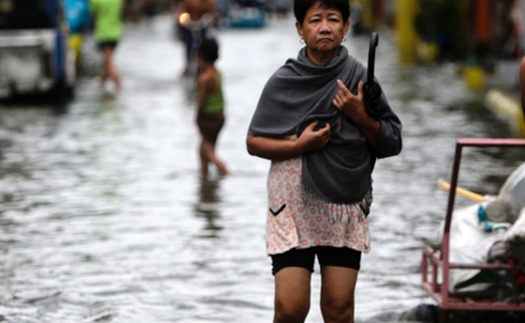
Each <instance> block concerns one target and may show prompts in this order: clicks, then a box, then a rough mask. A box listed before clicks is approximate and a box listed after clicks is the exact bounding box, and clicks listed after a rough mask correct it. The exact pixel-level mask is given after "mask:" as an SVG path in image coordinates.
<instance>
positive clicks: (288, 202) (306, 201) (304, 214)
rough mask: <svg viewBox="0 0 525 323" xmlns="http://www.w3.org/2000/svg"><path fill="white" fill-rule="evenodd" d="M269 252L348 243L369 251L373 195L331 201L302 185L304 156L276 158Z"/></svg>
mask: <svg viewBox="0 0 525 323" xmlns="http://www.w3.org/2000/svg"><path fill="white" fill-rule="evenodd" d="M267 189H268V206H269V207H268V213H267V221H266V246H267V253H268V254H269V255H273V254H279V253H283V252H285V251H287V250H290V249H292V248H299V249H304V248H308V247H313V246H333V247H348V248H352V249H355V250H358V251H362V252H365V253H368V252H369V251H370V233H369V227H368V219H367V214H365V211H364V210H367V209H368V208H369V207H370V203H371V195H370V194H367V196H366V197H365V199H363V201H361V202H359V203H355V204H334V203H330V202H328V201H326V200H324V199H323V198H321V197H320V196H319V195H318V194H316V193H314V192H313V191H311V190H307V189H305V188H304V187H303V186H302V185H301V158H300V157H298V158H294V159H289V160H285V161H278V162H276V161H273V162H272V165H271V167H270V172H269V175H268V181H267Z"/></svg>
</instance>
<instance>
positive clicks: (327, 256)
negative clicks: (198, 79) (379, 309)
mask: <svg viewBox="0 0 525 323" xmlns="http://www.w3.org/2000/svg"><path fill="white" fill-rule="evenodd" d="M294 15H295V18H296V23H295V25H296V28H297V32H298V34H299V37H300V38H301V42H303V41H304V44H305V46H304V47H303V48H302V49H301V50H300V51H299V54H298V56H297V58H296V59H288V60H287V61H286V63H285V64H284V65H283V66H281V67H280V68H279V69H278V70H277V71H276V72H275V73H274V74H273V75H272V76H271V77H270V79H269V80H268V82H267V84H266V85H265V87H264V89H263V92H262V94H261V97H260V99H259V102H258V104H257V108H256V110H255V113H254V115H253V118H252V120H251V123H250V126H249V129H248V136H247V139H246V143H247V148H248V152H249V153H250V154H252V155H255V156H258V157H262V158H266V159H269V160H271V162H272V163H271V167H270V172H269V175H268V182H267V185H268V187H267V189H268V213H267V226H266V241H267V253H268V255H269V256H271V258H272V274H273V275H274V277H275V313H274V322H279V323H281V322H304V321H305V319H306V316H307V314H308V311H309V309H310V280H311V273H312V272H313V270H314V261H315V258H316V257H317V260H318V262H319V265H320V268H321V278H322V280H321V311H322V315H323V318H324V321H325V322H345V323H348V322H354V289H355V285H356V282H357V276H358V271H359V269H360V263H361V253H362V252H365V253H367V252H369V250H370V238H369V229H368V219H367V217H368V213H369V210H370V206H371V203H372V170H373V169H374V164H375V162H376V159H377V158H384V157H389V156H394V155H397V154H399V153H400V152H401V147H402V141H401V122H400V120H399V118H398V117H397V116H396V115H395V114H394V112H393V111H392V109H391V108H390V106H389V105H388V102H387V100H386V97H385V95H384V94H383V93H382V94H381V98H380V100H379V104H380V105H381V109H380V110H383V111H385V112H384V113H383V114H382V115H380V116H375V117H371V116H370V115H369V114H367V112H366V109H365V104H364V99H363V97H364V94H363V81H364V79H365V77H366V69H365V67H364V66H363V65H362V64H361V63H359V62H358V61H357V60H356V59H355V58H353V57H352V56H350V55H349V53H348V50H347V49H346V47H344V46H342V45H341V43H342V42H343V41H344V40H345V35H346V34H347V32H348V28H349V24H350V21H349V16H350V7H349V4H348V0H296V1H295V2H294Z"/></svg>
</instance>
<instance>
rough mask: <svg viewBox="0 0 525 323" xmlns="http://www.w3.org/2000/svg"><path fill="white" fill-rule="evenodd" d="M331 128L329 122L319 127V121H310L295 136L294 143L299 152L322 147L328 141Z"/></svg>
mask: <svg viewBox="0 0 525 323" xmlns="http://www.w3.org/2000/svg"><path fill="white" fill-rule="evenodd" d="M331 133H332V130H331V128H330V124H329V123H325V124H324V126H322V127H319V121H314V122H312V123H310V124H309V125H308V126H307V127H306V128H305V129H304V130H303V132H302V133H301V135H300V136H299V138H297V141H296V144H297V146H298V147H299V150H300V151H301V153H308V152H312V151H316V150H320V149H322V148H323V147H324V146H326V144H327V143H328V142H329V141H330V135H331Z"/></svg>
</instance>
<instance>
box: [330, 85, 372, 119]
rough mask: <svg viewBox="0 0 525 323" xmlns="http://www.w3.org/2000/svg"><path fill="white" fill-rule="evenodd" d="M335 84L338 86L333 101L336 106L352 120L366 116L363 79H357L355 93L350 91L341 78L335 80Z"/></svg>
mask: <svg viewBox="0 0 525 323" xmlns="http://www.w3.org/2000/svg"><path fill="white" fill-rule="evenodd" d="M337 85H338V86H339V91H338V92H337V94H336V95H335V98H334V101H333V103H334V105H335V106H336V108H338V109H339V111H341V112H342V113H344V114H345V115H347V116H349V117H350V118H352V120H354V121H358V120H360V119H362V118H364V117H365V118H366V116H367V114H366V110H365V101H364V94H363V81H359V84H358V85H357V94H353V93H352V92H350V90H348V88H347V87H346V86H345V84H344V83H343V82H342V81H341V80H337Z"/></svg>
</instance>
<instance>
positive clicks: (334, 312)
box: [321, 297, 354, 323]
mask: <svg viewBox="0 0 525 323" xmlns="http://www.w3.org/2000/svg"><path fill="white" fill-rule="evenodd" d="M321 312H322V314H323V318H324V320H325V322H330V323H337V322H345V323H348V322H354V298H353V297H349V298H346V299H331V300H326V299H325V300H321Z"/></svg>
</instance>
